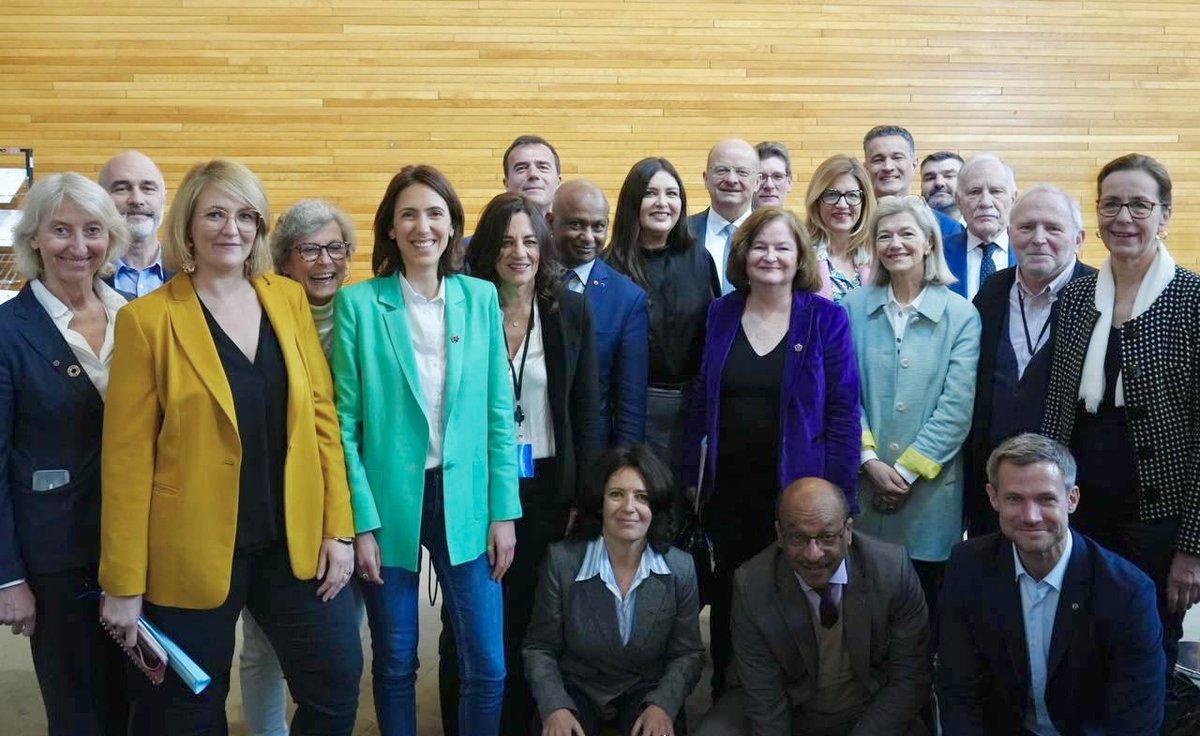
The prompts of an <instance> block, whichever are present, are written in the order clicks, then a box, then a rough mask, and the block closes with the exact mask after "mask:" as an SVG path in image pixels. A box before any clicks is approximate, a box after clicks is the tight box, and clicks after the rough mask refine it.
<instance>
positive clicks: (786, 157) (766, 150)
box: [754, 141, 792, 176]
mask: <svg viewBox="0 0 1200 736" xmlns="http://www.w3.org/2000/svg"><path fill="white" fill-rule="evenodd" d="M754 150H755V151H757V152H758V160H759V161H762V160H763V159H764V158H778V159H782V160H783V167H784V171H786V172H787V175H788V176H791V175H792V154H791V153H790V152H789V151H788V147H787V146H785V145H784V144H782V143H780V142H779V141H763V142H762V143H758V144H755V146H754Z"/></svg>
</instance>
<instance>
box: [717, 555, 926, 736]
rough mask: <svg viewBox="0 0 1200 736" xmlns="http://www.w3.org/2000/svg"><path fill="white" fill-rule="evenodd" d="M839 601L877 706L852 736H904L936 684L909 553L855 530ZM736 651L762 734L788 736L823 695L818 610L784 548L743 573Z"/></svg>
mask: <svg viewBox="0 0 1200 736" xmlns="http://www.w3.org/2000/svg"><path fill="white" fill-rule="evenodd" d="M847 557H848V567H849V575H850V579H849V582H848V583H847V584H846V587H845V589H844V594H843V598H842V616H843V621H844V626H845V630H846V643H847V646H848V647H849V649H850V661H851V664H852V666H853V668H854V674H855V676H856V677H857V678H858V680H859V682H860V683H861V684H862V686H863V687H865V688H866V689H867V692H869V693H870V695H871V703H870V705H869V706H868V707H867V711H866V713H865V714H864V715H863V717H862V718H861V719H860V721H859V723H858V725H857V727H856V728H855V729H854V731H853V733H854V734H856V735H857V734H872V736H879V735H880V734H905V733H908V732H909V729H910V727H911V725H912V723H913V721H915V720H916V719H917V717H918V714H919V712H920V709H921V706H922V705H923V704H924V703H926V702H928V700H929V693H930V684H931V681H932V678H933V673H932V666H931V660H930V653H929V620H928V613H927V612H926V610H925V597H924V594H923V593H922V592H921V585H920V583H919V582H918V580H917V575H916V573H915V572H914V571H913V568H912V564H911V563H910V562H909V559H908V554H907V553H906V552H905V551H904V548H903V547H899V546H897V545H894V544H889V543H887V542H883V541H880V540H878V539H875V538H873V537H869V536H867V535H865V534H861V533H858V532H854V533H853V538H852V544H851V547H850V552H849V554H848V555H847ZM732 629H733V653H734V665H735V666H736V668H737V675H738V679H739V680H740V682H741V686H742V688H743V689H744V694H745V708H746V713H745V715H746V718H747V720H748V721H749V725H750V731H751V733H753V734H755V736H765V735H766V734H773V735H777V736H791V734H792V733H793V731H792V712H793V711H794V710H796V709H797V708H801V709H802V708H803V706H804V704H805V702H806V701H808V700H809V699H810V698H811V697H812V696H813V695H814V694H815V693H816V689H817V662H818V659H819V653H818V651H817V639H816V634H815V633H814V632H813V624H812V608H811V605H810V604H809V602H808V599H807V598H806V597H805V595H804V591H803V590H802V589H801V587H800V583H799V581H797V580H796V575H795V572H794V571H793V570H792V567H791V566H790V565H789V564H788V561H787V559H786V558H785V557H784V556H783V554H782V552H781V551H780V549H779V547H778V545H771V546H770V547H768V548H767V549H765V550H763V551H762V552H760V553H759V554H758V555H756V556H755V557H753V558H752V559H751V560H750V561H749V562H747V563H746V564H744V565H742V567H740V568H738V571H737V572H736V573H735V574H734V583H733V619H732Z"/></svg>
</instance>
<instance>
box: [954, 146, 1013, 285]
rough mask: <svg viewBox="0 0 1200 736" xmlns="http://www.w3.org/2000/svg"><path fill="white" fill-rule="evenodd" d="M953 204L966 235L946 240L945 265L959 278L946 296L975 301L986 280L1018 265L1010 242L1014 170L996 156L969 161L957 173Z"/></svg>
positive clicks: (980, 156) (979, 156)
mask: <svg viewBox="0 0 1200 736" xmlns="http://www.w3.org/2000/svg"><path fill="white" fill-rule="evenodd" d="M954 199H955V201H956V202H958V209H959V212H961V213H962V216H963V219H964V220H965V221H966V223H967V229H966V230H965V231H964V232H961V233H957V234H955V235H953V236H951V237H950V238H947V239H946V243H945V252H946V263H947V265H949V266H950V271H951V272H952V273H953V274H954V275H955V276H956V277H957V278H958V281H957V282H956V283H954V284H951V285H950V290H951V291H953V292H955V293H956V294H959V295H961V296H965V297H966V298H968V299H974V298H975V294H977V293H978V292H979V287H980V286H981V285H982V284H983V283H984V282H985V281H987V280H988V278H989V277H991V276H992V275H993V274H995V273H996V272H997V271H1000V270H1002V269H1005V268H1008V267H1009V266H1012V265H1014V264H1015V263H1016V262H1017V259H1016V253H1014V252H1013V250H1012V248H1010V247H1009V240H1008V218H1009V213H1010V212H1011V211H1012V206H1013V203H1014V202H1016V200H1017V179H1016V176H1015V175H1014V174H1013V170H1012V167H1011V166H1009V165H1008V164H1007V163H1005V162H1004V161H1001V160H1000V159H999V157H997V156H996V154H994V153H978V154H976V155H974V156H972V157H971V158H969V159H968V160H967V162H966V163H965V164H963V167H962V169H961V170H960V171H959V172H958V191H957V192H956V193H955V195H954Z"/></svg>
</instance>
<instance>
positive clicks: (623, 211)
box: [605, 156, 692, 291]
mask: <svg viewBox="0 0 1200 736" xmlns="http://www.w3.org/2000/svg"><path fill="white" fill-rule="evenodd" d="M660 171H665V172H667V173H668V174H670V175H671V176H672V177H674V178H675V182H676V183H677V184H678V185H679V221H678V222H676V223H675V227H673V228H671V232H670V233H669V234H668V235H667V247H668V248H675V249H678V250H686V249H688V248H691V247H692V235H691V233H690V232H688V227H687V193H686V192H685V191H684V189H683V180H682V179H680V178H679V172H678V171H676V170H675V167H674V166H672V165H671V162H670V161H668V160H666V159H665V158H656V157H654V156H651V157H650V158H644V159H642V160H641V161H638V162H637V163H636V164H634V165H633V168H632V169H630V170H629V173H628V174H627V175H626V176H625V183H624V184H622V185H621V193H620V195H618V197H617V212H616V214H615V215H614V216H613V228H612V239H611V240H610V241H609V243H608V250H606V251H605V255H606V256H607V259H606V260H607V261H608V262H609V264H610V265H612V267H613V268H615V269H617V270H618V271H620V272H621V273H623V274H625V275H626V276H628V277H629V278H631V279H633V280H634V282H635V283H636V284H637V285H638V286H641V287H642V288H643V289H646V288H647V285H646V268H645V265H646V254H645V253H643V252H642V224H641V212H642V197H643V195H645V193H646V187H647V186H649V184H650V180H651V179H652V178H654V175H655V174H657V173H658V172H660ZM647 291H649V289H647Z"/></svg>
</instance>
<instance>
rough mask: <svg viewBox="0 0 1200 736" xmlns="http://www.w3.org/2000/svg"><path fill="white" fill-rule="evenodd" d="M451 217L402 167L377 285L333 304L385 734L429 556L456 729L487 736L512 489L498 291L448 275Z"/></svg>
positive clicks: (447, 191)
mask: <svg viewBox="0 0 1200 736" xmlns="http://www.w3.org/2000/svg"><path fill="white" fill-rule="evenodd" d="M463 220H464V216H463V207H462V203H461V202H460V201H459V199H458V196H457V195H456V194H455V193H454V189H453V188H452V187H451V186H450V183H449V182H448V181H446V179H445V177H443V176H442V174H441V173H440V172H438V171H437V169H434V168H432V167H430V166H424V165H422V166H406V167H405V168H404V169H403V170H401V171H400V173H399V174H397V175H396V176H395V177H394V178H393V179H392V182H391V184H389V185H388V189H387V193H386V194H384V197H383V201H382V202H381V203H380V205H379V210H378V212H377V213H376V215H375V228H374V230H375V250H374V253H373V255H372V259H371V261H372V263H371V265H372V268H373V270H374V272H375V278H373V279H370V280H368V281H364V282H362V283H358V284H354V285H352V286H348V287H346V288H344V289H342V290H341V291H340V292H339V293H338V296H337V299H336V302H335V306H334V340H333V373H334V384H335V389H336V394H337V406H338V415H339V417H340V418H341V422H342V444H343V446H344V448H345V452H346V465H347V471H348V474H349V477H350V495H351V502H352V504H353V507H354V524H355V530H356V531H357V538H356V541H355V546H356V560H357V564H358V571H359V576H360V577H361V578H362V579H363V580H364V581H365V582H367V583H373V585H371V584H368V585H364V586H363V588H364V597H365V599H366V603H367V618H368V621H369V622H370V626H371V647H372V651H373V654H374V664H373V675H374V691H375V711H376V715H377V716H378V719H379V726H380V731H381V732H382V733H383V734H384V736H391V735H392V734H412V733H415V731H416V707H415V702H414V687H413V686H414V683H415V680H416V670H417V587H418V584H417V581H418V573H419V571H420V547H421V546H422V545H423V546H424V547H425V548H426V549H427V550H429V555H430V559H431V561H432V563H433V567H434V570H435V571H436V572H437V576H438V581H439V582H440V584H441V587H442V590H443V591H444V592H445V595H446V601H445V605H446V606H447V607H448V609H449V613H450V617H451V619H452V621H453V622H454V633H455V638H456V643H457V645H458V651H459V652H460V655H459V662H460V671H459V676H460V678H461V680H462V696H461V700H460V702H459V722H460V723H461V725H462V729H463V732H464V733H471V734H477V733H478V734H484V733H496V731H497V729H498V727H499V720H500V698H501V695H502V693H503V689H504V675H505V668H504V642H503V635H502V627H501V624H502V614H501V611H502V600H501V589H500V584H499V580H500V578H501V577H503V575H504V573H505V571H506V570H507V569H508V567H509V565H510V564H511V563H512V558H513V550H514V547H515V544H516V541H515V540H516V537H515V534H514V530H513V520H514V519H517V518H519V517H520V516H521V504H520V500H519V496H518V493H517V465H516V459H517V458H516V446H515V444H514V435H513V400H512V386H511V385H510V384H509V380H508V364H507V362H506V357H507V352H506V349H505V342H504V331H503V328H502V325H501V317H500V306H499V302H498V300H497V297H496V288H495V287H494V286H492V285H491V284H489V283H487V282H484V281H480V280H477V279H472V278H468V277H466V276H462V275H459V274H458V271H459V270H460V268H461V265H462V254H461V244H462V231H463Z"/></svg>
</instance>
